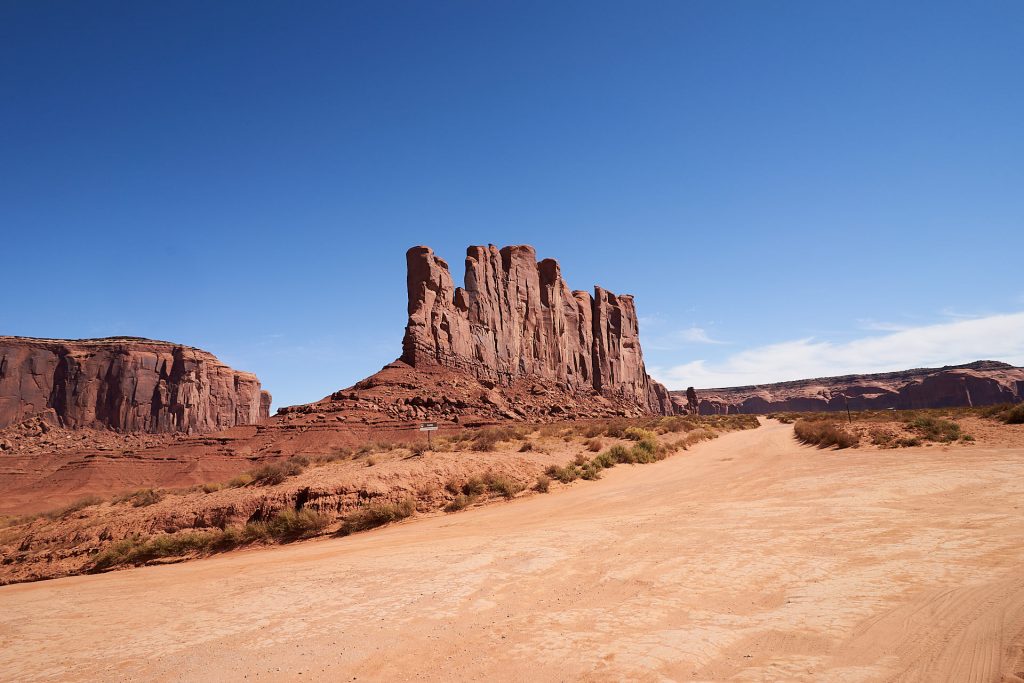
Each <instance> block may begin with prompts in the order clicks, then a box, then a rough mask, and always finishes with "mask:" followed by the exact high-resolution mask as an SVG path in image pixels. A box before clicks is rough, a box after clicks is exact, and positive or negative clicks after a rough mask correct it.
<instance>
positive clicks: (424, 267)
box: [401, 245, 673, 414]
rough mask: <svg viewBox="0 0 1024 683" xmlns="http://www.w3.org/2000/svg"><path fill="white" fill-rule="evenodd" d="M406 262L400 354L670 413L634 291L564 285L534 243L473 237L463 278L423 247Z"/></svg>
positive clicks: (505, 381) (418, 363)
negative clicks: (647, 361) (646, 351)
mask: <svg viewBox="0 0 1024 683" xmlns="http://www.w3.org/2000/svg"><path fill="white" fill-rule="evenodd" d="M406 261H407V265H408V277H407V285H408V291H409V309H408V311H409V321H408V324H407V326H406V330H405V337H404V339H403V343H402V349H403V353H402V357H401V360H402V361H404V362H405V363H408V364H409V365H411V366H413V367H414V368H423V367H446V368H452V369H456V370H460V371H464V372H467V373H469V374H471V375H473V376H474V377H476V378H478V379H483V380H488V381H492V382H495V383H497V384H502V385H510V384H512V383H513V382H514V381H516V380H518V379H522V378H535V379H539V380H548V381H551V382H555V383H559V384H561V385H563V386H565V387H566V388H568V389H580V388H584V387H586V388H592V389H594V390H596V391H597V392H599V393H600V394H601V395H603V396H607V397H613V398H617V399H628V400H630V401H632V402H634V403H636V404H637V405H638V406H640V407H642V408H643V409H645V410H648V411H651V412H657V413H664V414H671V413H672V412H673V405H672V401H671V399H670V397H669V394H668V391H667V390H666V389H665V388H664V387H663V386H661V385H660V384H658V383H657V382H654V381H653V380H652V379H651V378H650V376H648V374H647V371H646V368H645V367H644V360H643V351H642V350H641V348H640V338H639V327H638V324H637V315H636V307H635V305H634V302H633V297H631V296H628V295H616V294H613V293H612V292H609V291H607V290H604V289H602V288H600V287H595V288H594V294H593V295H591V294H589V293H587V292H584V291H579V290H571V289H570V288H569V286H568V285H567V284H566V282H565V280H564V279H563V278H562V273H561V268H560V267H559V265H558V262H557V261H555V260H553V259H544V260H543V261H540V262H539V263H538V261H537V254H536V252H535V251H534V249H533V247H530V246H525V245H520V246H510V247H505V248H503V249H498V248H497V247H495V246H493V245H490V246H487V247H482V246H473V247H469V249H468V250H467V252H466V275H465V286H464V287H456V286H455V284H454V282H453V280H452V276H451V273H450V271H449V268H448V264H447V263H446V262H445V261H444V260H443V259H441V258H439V257H437V256H435V255H434V252H433V251H432V250H431V249H430V248H429V247H423V246H420V247H413V248H412V249H410V250H409V251H408V253H407V254H406Z"/></svg>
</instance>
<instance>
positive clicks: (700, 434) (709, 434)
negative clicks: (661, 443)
mask: <svg viewBox="0 0 1024 683" xmlns="http://www.w3.org/2000/svg"><path fill="white" fill-rule="evenodd" d="M717 437H718V434H717V433H716V432H714V431H712V430H710V429H705V428H704V427H699V428H697V429H694V430H693V431H692V432H689V433H687V435H686V436H684V437H683V438H682V439H680V440H679V441H677V442H676V443H675V445H676V446H678V447H679V448H683V449H688V448H689V447H690V446H693V445H694V444H697V443H700V442H701V441H710V440H711V439H714V438H717Z"/></svg>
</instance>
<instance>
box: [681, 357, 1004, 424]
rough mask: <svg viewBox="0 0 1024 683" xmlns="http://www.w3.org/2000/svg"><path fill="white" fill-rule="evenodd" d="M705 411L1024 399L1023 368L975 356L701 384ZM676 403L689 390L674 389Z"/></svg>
mask: <svg viewBox="0 0 1024 683" xmlns="http://www.w3.org/2000/svg"><path fill="white" fill-rule="evenodd" d="M697 393H698V395H699V396H700V412H701V413H702V414H705V415H708V414H719V413H721V414H728V413H762V414H763V413H771V412H776V411H829V410H846V408H847V406H849V408H850V409H851V410H887V409H889V408H894V409H897V410H914V409H920V408H950V407H957V406H984V405H993V404H997V403H1017V402H1020V401H1024V368H1017V367H1014V366H1012V365H1007V364H1006V363H999V362H996V361H988V360H982V361H976V362H974V363H968V364H966V365H954V366H947V367H942V368H918V369H914V370H903V371H900V372H886V373H879V374H872V375H845V376H842V377H820V378H817V379H805V380H798V381H795V382H779V383H777V384H761V385H757V386H747V387H731V388H726V389H700V390H698V392H697ZM672 397H673V400H675V401H676V402H677V405H681V404H683V403H685V401H686V396H685V392H682V391H674V392H672Z"/></svg>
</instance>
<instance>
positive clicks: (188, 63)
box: [0, 0, 1024, 406]
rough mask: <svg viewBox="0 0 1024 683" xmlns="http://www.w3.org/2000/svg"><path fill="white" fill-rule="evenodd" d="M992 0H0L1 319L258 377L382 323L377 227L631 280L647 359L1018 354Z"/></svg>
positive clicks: (375, 351) (1016, 283) (1014, 158)
mask: <svg viewBox="0 0 1024 683" xmlns="http://www.w3.org/2000/svg"><path fill="white" fill-rule="evenodd" d="M1022 36H1024V3H1021V2H1019V1H1018V0H1009V1H1006V2H962V3H946V2H904V3H895V2H817V1H815V2H753V1H750V2H711V1H708V2H682V1H679V2H637V3H627V2H614V3H608V2H593V1H588V2H578V3H571V2H506V3H503V2H362V3H355V2H349V3H342V2H301V3H286V2H277V3H268V2H213V3H211V2H167V3H154V2H144V3H137V2H122V3H107V2H88V3H87V2H80V3H74V2H67V3H49V2H37V1H35V0H26V1H24V2H17V1H14V0H8V1H7V2H4V3H3V4H2V5H0V91H2V93H3V96H2V98H0V229H2V241H0V244H2V251H0V254H2V264H3V266H2V269H0V283H2V287H3V292H4V295H5V296H4V302H3V306H2V309H0V310H2V317H0V333H4V334H17V335H31V336H49V337H95V336H107V335H122V334H127V335H139V336H147V337H155V338H161V339H168V340H173V341H179V342H183V343H187V344H192V345H196V346H200V347H203V348H206V349H209V350H211V351H213V352H214V353H216V354H217V355H219V356H220V357H221V358H222V359H224V360H225V361H227V362H229V363H231V364H232V365H234V366H235V367H238V368H241V369H246V370H252V371H254V372H256V373H257V374H259V375H260V377H261V379H262V380H263V382H264V385H265V386H266V387H267V388H268V389H270V390H271V391H272V392H274V394H275V405H277V406H280V405H286V404H290V403H297V402H305V401H310V400H315V399H318V398H320V397H321V396H323V395H325V394H327V393H329V392H331V391H333V390H335V389H337V388H339V387H343V386H348V385H349V384H351V383H353V382H354V381H356V380H358V379H360V378H362V377H364V376H366V375H368V374H370V373H372V372H374V371H376V370H377V369H379V368H380V366H382V365H383V364H385V363H387V362H388V361H390V360H392V359H393V358H395V357H396V356H398V355H399V353H400V347H401V344H400V342H401V336H402V328H403V325H404V322H405V273H404V268H405V264H404V252H405V250H406V249H407V248H408V247H410V246H412V245H415V244H428V245H431V246H433V247H434V248H435V250H437V251H438V252H439V253H440V254H441V255H442V256H445V257H446V258H448V259H449V261H450V262H452V264H453V270H454V271H455V273H456V275H457V277H458V278H461V273H462V258H463V254H464V249H465V247H466V245H468V244H486V243H495V244H498V245H504V244H513V243H529V244H533V245H535V246H536V247H537V249H538V251H539V253H540V255H541V256H544V257H547V256H552V257H556V258H558V259H559V260H560V261H561V263H562V266H563V271H564V273H565V275H566V277H567V279H568V281H569V283H570V285H571V286H572V287H574V288H580V289H589V288H590V287H591V286H592V285H593V284H595V283H599V284H601V285H602V286H604V287H606V288H609V289H612V290H614V291H619V292H629V293H632V294H634V295H635V296H636V297H637V302H638V307H639V310H640V313H641V315H642V316H643V318H642V320H643V324H642V328H641V333H642V339H643V341H644V345H645V352H646V356H647V359H648V365H649V366H652V367H653V368H655V375H656V376H658V377H660V378H662V379H665V380H667V381H669V382H670V383H671V385H672V387H673V388H678V387H685V386H686V385H687V384H691V383H692V384H697V385H698V386H705V385H707V384H726V383H742V382H745V381H767V380H779V379H792V378H795V377H799V376H801V375H802V374H804V373H814V374H825V373H824V371H825V370H834V371H835V372H844V371H852V370H876V369H888V368H890V367H892V366H897V367H902V366H905V365H926V364H932V363H941V362H962V361H968V360H973V359H974V358H977V357H982V356H985V357H989V356H1000V358H1001V359H1003V360H1013V361H1014V362H1018V363H1024V275H1022V267H1021V260H1022V259H1021V257H1022V255H1024V38H1022Z"/></svg>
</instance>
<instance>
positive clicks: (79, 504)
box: [42, 496, 103, 519]
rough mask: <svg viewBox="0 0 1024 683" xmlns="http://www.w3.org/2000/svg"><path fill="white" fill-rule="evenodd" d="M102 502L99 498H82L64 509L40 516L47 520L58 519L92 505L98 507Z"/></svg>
mask: <svg viewBox="0 0 1024 683" xmlns="http://www.w3.org/2000/svg"><path fill="white" fill-rule="evenodd" d="M102 502H103V499H102V498H100V497H99V496H83V497H82V498H79V499H78V500H76V501H74V502H73V503H68V504H67V505H65V506H64V507H60V508H57V509H56V510H51V511H50V512H44V513H43V515H42V516H43V517H46V518H47V519H60V518H62V517H67V516H68V515H70V514H73V513H75V512H81V511H82V510H84V509H85V508H88V507H92V506H93V505H99V504H100V503H102Z"/></svg>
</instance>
